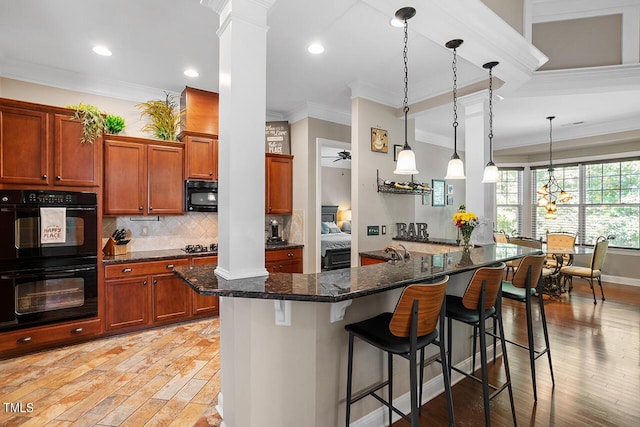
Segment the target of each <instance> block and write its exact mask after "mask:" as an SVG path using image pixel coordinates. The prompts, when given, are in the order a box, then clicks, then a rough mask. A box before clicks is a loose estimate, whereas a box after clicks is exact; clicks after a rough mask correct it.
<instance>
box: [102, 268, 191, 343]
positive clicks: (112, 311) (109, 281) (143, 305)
mask: <svg viewBox="0 0 640 427" xmlns="http://www.w3.org/2000/svg"><path fill="white" fill-rule="evenodd" d="M189 263H190V260H189V259H188V258H184V259H174V260H164V261H149V262H136V263H128V264H114V265H107V266H106V267H105V281H104V285H105V300H104V303H105V331H107V332H109V331H114V330H123V329H139V328H143V327H145V326H148V325H155V324H162V323H169V322H172V321H178V320H184V319H187V318H189V317H190V316H191V298H192V295H191V294H192V292H193V291H192V290H191V289H189V287H188V286H187V285H185V283H184V282H183V281H182V280H181V279H179V278H178V277H176V276H175V275H174V274H173V267H175V266H177V265H188V264H189Z"/></svg>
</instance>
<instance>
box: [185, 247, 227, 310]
mask: <svg viewBox="0 0 640 427" xmlns="http://www.w3.org/2000/svg"><path fill="white" fill-rule="evenodd" d="M191 260H192V261H191V262H192V264H193V265H198V264H211V263H214V264H217V263H218V257H217V256H201V257H193V258H192V259H191ZM191 292H192V297H193V300H192V310H191V313H192V314H193V315H194V316H213V315H217V314H218V313H219V312H220V299H219V297H217V296H211V295H201V294H199V293H197V292H196V291H194V290H191Z"/></svg>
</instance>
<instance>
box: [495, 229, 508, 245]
mask: <svg viewBox="0 0 640 427" xmlns="http://www.w3.org/2000/svg"><path fill="white" fill-rule="evenodd" d="M493 240H494V242H496V243H509V236H507V234H506V233H505V232H504V231H494V232H493Z"/></svg>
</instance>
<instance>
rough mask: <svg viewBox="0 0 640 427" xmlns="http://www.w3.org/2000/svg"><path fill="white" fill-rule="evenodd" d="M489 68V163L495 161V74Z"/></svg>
mask: <svg viewBox="0 0 640 427" xmlns="http://www.w3.org/2000/svg"><path fill="white" fill-rule="evenodd" d="M492 70H493V67H491V68H489V163H493V74H492V73H491V71H492Z"/></svg>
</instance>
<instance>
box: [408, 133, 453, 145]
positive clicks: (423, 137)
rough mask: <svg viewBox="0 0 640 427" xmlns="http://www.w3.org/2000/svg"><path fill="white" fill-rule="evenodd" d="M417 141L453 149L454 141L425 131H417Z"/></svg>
mask: <svg viewBox="0 0 640 427" xmlns="http://www.w3.org/2000/svg"><path fill="white" fill-rule="evenodd" d="M415 139H416V141H417V142H422V143H425V144H431V145H437V146H440V147H444V148H451V149H453V139H451V138H447V137H444V136H442V135H438V134H436V133H432V132H428V131H425V130H420V129H416V136H415Z"/></svg>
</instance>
